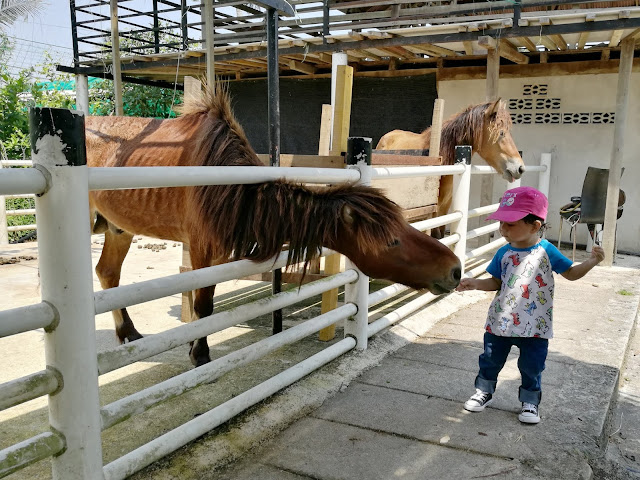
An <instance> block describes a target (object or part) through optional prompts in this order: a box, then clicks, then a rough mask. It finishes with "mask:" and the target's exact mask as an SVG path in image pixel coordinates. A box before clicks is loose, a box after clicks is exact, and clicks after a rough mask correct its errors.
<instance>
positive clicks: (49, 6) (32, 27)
mask: <svg viewBox="0 0 640 480" xmlns="http://www.w3.org/2000/svg"><path fill="white" fill-rule="evenodd" d="M3 31H4V32H5V33H6V34H7V35H8V36H9V37H10V40H11V41H12V42H13V44H14V54H13V56H12V58H11V59H10V61H9V69H10V71H11V72H16V71H18V70H20V69H22V68H27V67H29V66H31V65H33V64H38V63H42V62H43V61H44V52H45V51H48V52H49V53H50V54H51V55H52V56H53V58H54V61H59V62H61V63H64V64H71V62H72V61H73V43H72V40H71V14H70V10H69V3H68V2H67V1H65V0H57V1H55V0H46V1H45V2H43V6H42V12H41V13H40V14H38V15H35V16H30V17H28V18H25V19H23V20H21V21H20V20H19V21H17V22H15V23H14V24H13V25H11V26H10V27H5V28H3Z"/></svg>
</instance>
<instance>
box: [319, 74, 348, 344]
mask: <svg viewBox="0 0 640 480" xmlns="http://www.w3.org/2000/svg"><path fill="white" fill-rule="evenodd" d="M352 88H353V68H352V67H349V66H347V65H338V67H337V70H336V98H335V104H334V108H333V111H334V118H333V131H332V136H331V152H330V153H331V155H342V154H343V153H344V152H346V151H347V139H348V137H349V122H350V120H351V91H352ZM339 271H340V255H339V254H335V255H329V256H327V257H325V259H324V273H325V275H333V274H335V273H338V272H339ZM337 306H338V289H337V288H335V289H333V290H329V291H328V292H324V293H323V294H322V306H321V313H326V312H328V311H330V310H333V309H334V308H336V307H337ZM335 336H336V327H335V325H331V326H329V327H326V328H323V329H322V330H320V332H319V333H318V338H319V339H320V340H322V341H329V340H332V339H333V338H334V337H335Z"/></svg>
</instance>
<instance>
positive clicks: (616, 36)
mask: <svg viewBox="0 0 640 480" xmlns="http://www.w3.org/2000/svg"><path fill="white" fill-rule="evenodd" d="M623 33H624V30H614V31H613V32H611V37H609V47H617V46H618V45H620V40H622V34H623Z"/></svg>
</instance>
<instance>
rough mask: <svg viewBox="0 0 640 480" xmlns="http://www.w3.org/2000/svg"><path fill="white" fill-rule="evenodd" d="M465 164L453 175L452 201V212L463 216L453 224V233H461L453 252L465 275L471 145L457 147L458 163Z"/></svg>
mask: <svg viewBox="0 0 640 480" xmlns="http://www.w3.org/2000/svg"><path fill="white" fill-rule="evenodd" d="M459 163H462V164H463V165H464V166H465V169H464V172H463V173H461V174H459V175H454V176H453V199H452V201H451V208H450V211H451V213H453V212H460V213H462V218H461V219H460V220H459V221H457V222H454V223H452V224H451V234H452V235H453V234H454V233H457V234H458V235H460V240H458V243H456V245H455V247H454V249H453V253H455V254H456V256H457V257H458V258H459V259H460V264H461V265H462V274H463V275H464V270H465V261H466V258H467V223H468V221H469V191H470V189H471V147H470V146H458V147H456V164H459Z"/></svg>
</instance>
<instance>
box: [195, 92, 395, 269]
mask: <svg viewBox="0 0 640 480" xmlns="http://www.w3.org/2000/svg"><path fill="white" fill-rule="evenodd" d="M183 111H184V114H185V115H200V116H201V117H202V119H201V126H200V130H199V133H198V137H197V142H196V149H195V152H194V155H196V160H197V162H196V164H200V165H210V166H214V165H216V166H217V165H236V166H243V165H256V166H258V165H259V166H262V165H263V164H262V162H260V160H259V159H258V158H257V156H256V154H255V152H254V151H253V149H252V148H251V146H250V144H249V141H248V140H247V138H246V135H245V134H244V131H243V129H242V127H241V126H240V125H239V124H238V122H237V121H236V120H235V118H234V116H233V113H232V111H231V107H230V103H229V96H228V94H227V92H226V91H225V90H224V89H222V88H219V89H217V92H216V93H215V94H213V93H212V92H211V91H210V90H205V93H204V96H203V97H202V98H201V99H191V101H189V103H187V104H186V105H185V107H184V108H183ZM193 200H194V202H193V204H194V205H195V208H198V209H200V215H199V218H201V219H203V224H202V225H200V226H198V227H197V228H201V229H202V232H201V234H200V235H198V237H199V238H202V239H203V242H204V241H209V240H208V239H214V242H215V243H214V245H213V247H214V248H215V250H216V251H215V255H216V257H218V258H231V259H240V258H249V259H251V260H254V261H266V260H268V259H270V258H272V257H273V256H274V255H276V254H279V253H280V252H281V250H282V246H283V244H285V243H288V244H289V257H288V262H287V263H288V264H293V263H300V262H305V268H306V263H308V262H309V261H310V260H311V259H313V258H314V257H316V256H317V254H318V253H319V252H320V251H321V249H322V246H323V245H326V244H332V243H333V244H335V240H336V237H337V235H338V232H339V230H340V227H341V226H345V225H344V224H343V223H342V222H344V218H343V215H342V212H343V211H344V210H343V209H344V208H345V207H348V208H349V209H350V210H349V212H350V217H349V218H351V219H353V222H352V223H351V224H349V225H348V228H350V229H351V230H352V231H353V232H354V237H355V238H356V239H357V240H356V241H357V242H358V247H359V248H360V249H361V250H362V251H363V252H366V253H368V254H372V255H376V254H379V253H380V252H381V251H382V250H383V249H385V248H386V247H387V245H388V244H389V243H391V242H392V241H393V240H394V239H395V238H396V237H397V235H398V233H399V232H400V231H401V230H402V229H403V228H405V222H404V220H403V218H402V214H401V210H400V207H399V206H398V205H396V204H395V203H394V202H392V201H391V200H389V199H388V198H387V197H385V196H384V195H383V194H382V192H381V191H379V190H378V189H375V188H371V187H365V186H352V185H341V186H336V187H331V188H307V187H304V186H302V185H298V184H293V183H289V182H284V181H276V182H265V183H259V184H250V185H211V186H202V187H195V188H194V189H193ZM205 239H207V240H205Z"/></svg>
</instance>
